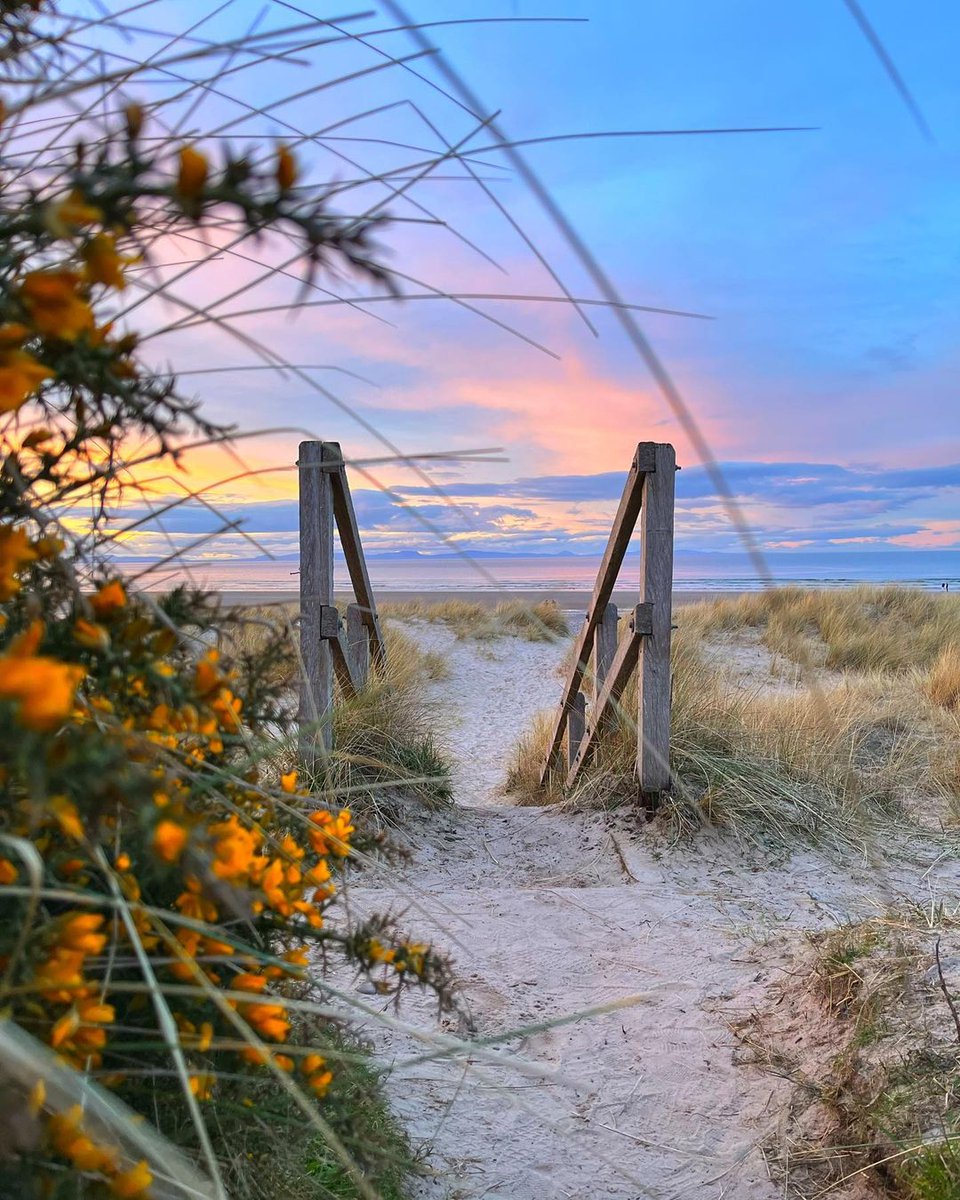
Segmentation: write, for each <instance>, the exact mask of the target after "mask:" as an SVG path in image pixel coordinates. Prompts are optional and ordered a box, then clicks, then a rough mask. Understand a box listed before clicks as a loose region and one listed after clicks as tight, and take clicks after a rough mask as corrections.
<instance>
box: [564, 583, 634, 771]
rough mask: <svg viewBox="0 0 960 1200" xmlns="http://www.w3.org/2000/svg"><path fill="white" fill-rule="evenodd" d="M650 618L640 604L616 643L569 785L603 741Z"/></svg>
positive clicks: (575, 760) (630, 673)
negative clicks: (602, 735)
mask: <svg viewBox="0 0 960 1200" xmlns="http://www.w3.org/2000/svg"><path fill="white" fill-rule="evenodd" d="M651 618H652V612H651V606H650V605H649V604H638V605H637V606H636V608H635V609H634V610H633V616H632V617H631V618H630V621H629V623H628V625H627V632H626V635H625V636H624V637H623V639H622V640H621V641H620V644H619V645H618V646H617V653H616V654H615V655H614V659H613V662H612V663H611V664H610V669H609V670H608V671H607V677H606V679H605V680H604V681H603V688H602V689H601V692H600V695H599V696H598V697H597V700H596V703H595V704H594V707H593V712H592V713H591V714H590V725H589V727H588V729H587V732H586V734H585V735H584V738H583V740H582V741H581V743H580V752H579V753H578V754H577V756H576V758H575V759H574V760H573V761H572V762H571V763H570V765H569V768H568V770H567V787H569V786H570V785H571V784H572V783H573V782H574V780H575V779H576V777H577V775H578V773H579V772H580V771H581V770H582V769H583V767H584V766H586V764H587V762H588V761H589V760H590V757H591V755H592V754H593V751H594V750H595V749H596V746H597V743H598V742H599V740H600V736H601V734H602V733H603V731H604V729H605V727H606V725H607V724H608V720H609V717H610V715H611V713H612V710H613V708H614V705H616V704H617V703H618V702H619V700H620V697H621V696H622V695H623V690H624V688H625V687H626V686H627V683H628V682H629V680H630V676H631V675H632V674H633V672H634V670H635V668H636V665H637V660H638V658H639V657H640V646H641V643H642V642H643V639H644V638H645V637H648V636H649V629H650V627H651Z"/></svg>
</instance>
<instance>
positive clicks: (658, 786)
mask: <svg viewBox="0 0 960 1200" xmlns="http://www.w3.org/2000/svg"><path fill="white" fill-rule="evenodd" d="M654 456H655V464H654V469H653V471H651V472H650V473H649V474H648V475H646V476H645V477H644V481H643V501H642V504H641V506H640V556H641V558H640V564H641V566H640V603H641V604H644V603H647V602H652V603H651V626H650V632H649V634H648V635H647V636H646V637H645V638H644V640H643V649H642V651H641V654H640V678H639V680H638V686H637V699H638V712H637V774H638V777H639V780H640V792H641V794H642V795H643V797H644V799H645V801H646V802H647V803H648V804H650V803H655V801H656V798H657V797H658V796H659V794H660V793H661V792H666V791H669V789H670V631H671V627H672V623H673V506H674V491H675V487H676V478H675V476H676V467H677V459H676V454H675V453H674V449H673V447H672V446H670V445H667V444H664V443H658V444H657V445H656V447H655V450H654Z"/></svg>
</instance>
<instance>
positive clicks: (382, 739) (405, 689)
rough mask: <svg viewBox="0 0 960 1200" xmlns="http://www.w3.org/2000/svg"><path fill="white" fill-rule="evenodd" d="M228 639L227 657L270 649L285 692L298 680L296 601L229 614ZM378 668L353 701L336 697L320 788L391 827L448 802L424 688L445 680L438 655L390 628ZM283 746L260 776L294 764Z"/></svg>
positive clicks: (444, 766) (446, 773)
mask: <svg viewBox="0 0 960 1200" xmlns="http://www.w3.org/2000/svg"><path fill="white" fill-rule="evenodd" d="M236 615H237V620H236V623H235V624H234V626H233V627H232V628H231V630H230V633H229V636H228V640H229V650H230V653H231V654H235V655H239V656H240V657H241V658H242V657H243V656H244V655H246V654H253V653H256V654H258V655H261V656H262V654H263V651H264V650H265V649H266V648H267V647H275V650H276V653H275V655H274V657H273V660H272V661H273V666H272V670H273V671H274V672H275V675H276V678H277V680H278V681H280V682H283V683H285V684H288V685H289V687H290V689H291V703H293V702H294V701H293V695H294V692H295V690H296V687H297V679H298V677H299V662H298V651H297V637H298V631H297V616H298V606H297V605H296V604H284V605H270V606H266V607H254V608H248V609H244V610H242V611H239V610H238V612H237V614H236ZM383 636H384V642H385V645H386V668H385V669H384V670H376V669H375V670H372V671H371V674H370V680H369V683H368V685H367V687H366V688H364V690H363V691H362V692H361V693H360V695H359V696H355V697H352V698H349V699H348V698H346V697H345V696H342V695H339V694H338V695H337V696H336V703H335V707H334V716H333V741H334V753H333V754H332V756H331V759H330V763H329V772H328V777H327V778H326V780H325V781H324V782H323V786H324V787H327V788H334V789H339V790H341V791H342V790H344V789H349V793H348V796H349V801H348V802H349V804H350V805H351V807H352V808H353V809H355V810H357V811H362V812H363V815H364V817H365V818H366V820H367V822H368V824H369V822H370V821H371V820H373V821H375V822H379V823H381V824H395V823H396V822H397V821H398V820H399V819H400V817H401V816H402V814H403V812H404V811H405V810H406V809H407V808H408V807H409V805H410V804H411V803H418V804H427V805H429V806H437V805H443V804H446V803H448V802H449V801H450V799H451V792H450V765H449V762H448V761H447V758H446V754H445V752H444V750H443V748H442V747H441V746H440V745H438V743H437V742H436V740H435V738H434V736H433V733H432V729H433V727H434V725H435V723H436V721H435V714H434V713H433V712H432V710H431V707H430V704H429V702H428V700H427V699H426V689H425V688H424V684H425V683H426V682H428V681H432V680H437V679H445V678H446V676H447V672H448V669H449V668H448V666H447V662H446V660H445V659H444V657H443V656H442V655H440V654H437V653H435V652H433V651H426V652H425V651H422V650H421V649H420V648H419V647H418V646H417V644H416V643H415V642H414V641H413V640H412V639H411V638H409V637H407V636H406V635H405V634H404V633H403V631H402V630H401V629H398V628H396V626H394V625H392V624H391V623H389V622H388V623H385V624H384V628H383ZM295 757H296V756H295V755H294V753H293V750H292V748H290V747H287V748H286V749H284V750H283V751H282V752H281V753H280V754H277V755H275V756H274V757H273V759H272V760H271V761H270V762H269V763H268V764H267V765H266V766H265V767H264V770H266V771H267V772H269V771H274V772H276V773H279V772H281V771H285V770H289V769H290V768H291V767H293V766H294V765H295Z"/></svg>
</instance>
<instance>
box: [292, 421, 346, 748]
mask: <svg viewBox="0 0 960 1200" xmlns="http://www.w3.org/2000/svg"><path fill="white" fill-rule="evenodd" d="M339 457H340V456H339V451H338V450H336V451H335V450H334V449H333V447H332V446H330V445H329V444H328V443H326V442H301V443H300V455H299V458H298V460H297V466H298V467H299V479H300V658H301V676H300V711H299V722H300V757H301V760H302V762H303V766H304V767H305V768H306V769H307V770H308V771H310V770H314V769H315V768H316V766H317V763H318V761H319V760H321V759H322V758H323V757H324V756H325V755H326V754H327V753H329V751H330V749H331V747H332V744H333V727H332V722H331V713H332V707H333V657H332V654H331V651H330V641H329V638H330V631H329V629H328V628H327V626H328V625H329V621H330V615H331V614H330V609H331V608H332V607H333V483H332V475H331V473H330V470H329V468H327V469H324V468H325V466H326V464H328V463H331V462H336V461H337V460H338V459H339Z"/></svg>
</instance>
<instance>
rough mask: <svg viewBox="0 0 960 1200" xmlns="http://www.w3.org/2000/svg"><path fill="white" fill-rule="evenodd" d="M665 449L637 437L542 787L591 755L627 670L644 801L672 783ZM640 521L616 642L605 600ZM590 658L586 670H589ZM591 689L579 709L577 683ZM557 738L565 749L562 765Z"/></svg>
mask: <svg viewBox="0 0 960 1200" xmlns="http://www.w3.org/2000/svg"><path fill="white" fill-rule="evenodd" d="M676 470H677V465H676V455H675V453H674V449H673V446H670V445H667V444H664V443H659V442H641V443H640V444H639V445H638V446H637V452H636V454H635V455H634V456H633V462H632V463H631V464H630V473H629V475H628V476H627V482H626V485H625V487H624V489H623V495H622V496H621V498H620V507H619V508H618V509H617V515H616V517H615V519H614V522H613V528H612V530H611V532H610V539H609V541H608V542H607V548H606V550H605V551H604V555H603V560H602V562H601V564H600V570H599V572H598V574H597V582H596V585H595V586H594V589H593V596H592V598H591V600H590V608H589V610H588V611H587V616H586V620H585V622H584V625H583V628H582V630H581V631H580V636H579V637H578V639H577V642H576V646H575V650H574V653H575V658H574V662H573V666H572V667H571V669H570V673H569V675H568V677H567V681H566V685H565V687H564V691H563V696H562V699H561V702H560V710H559V712H558V714H557V719H556V724H555V726H554V730H553V737H552V738H551V740H550V745H549V748H548V750H547V755H546V758H545V760H544V764H543V769H542V771H541V776H540V783H541V786H545V785H546V783H547V782H548V780H549V779H550V777H551V775H552V774H553V773H554V772H556V771H558V770H559V769H561V766H562V769H563V771H564V777H565V782H566V785H567V786H569V785H571V784H572V783H573V782H574V780H575V779H576V777H577V775H578V774H579V772H580V771H581V770H582V769H583V767H584V766H585V765H586V763H587V762H588V761H589V759H590V757H591V755H592V754H593V753H594V751H595V750H596V747H597V743H598V741H599V739H600V738H601V737H602V735H603V731H604V729H605V728H607V727H608V725H609V722H610V718H611V716H612V714H613V712H614V711H615V710H616V708H617V707H618V706H619V704H620V700H621V697H622V696H623V691H624V688H625V687H626V686H627V682H628V681H629V679H630V676H631V675H632V674H633V672H634V670H635V669H636V667H637V663H638V662H639V664H640V675H639V682H638V687H637V692H638V704H637V778H638V780H639V784H640V791H641V793H642V794H643V796H644V799H645V801H646V802H647V803H648V804H653V803H655V802H656V800H657V797H658V796H659V795H660V794H661V793H662V792H665V791H668V790H669V787H670V632H671V627H672V593H673V509H674V490H675V489H674V483H675V481H674V475H675V472H676ZM638 517H639V520H640V547H641V550H640V553H641V559H640V595H639V603H638V604H637V605H636V606H635V607H634V608H633V610H632V612H631V613H630V615H629V618H628V620H627V628H626V631H625V633H624V635H623V636H622V637H620V638H619V640H618V620H619V613H618V612H617V607H616V605H614V604H611V603H610V597H611V595H612V594H613V588H614V585H615V583H616V581H617V575H618V573H619V571H620V567H621V564H622V563H623V556H624V554H625V553H626V550H627V546H628V545H629V542H630V538H631V536H632V534H633V531H634V528H635V527H636V524H637V519H638ZM591 660H592V666H591ZM585 682H586V683H587V685H588V686H590V690H591V703H590V706H589V710H588V708H587V697H586V695H585V692H584V684H585ZM564 735H566V744H567V754H566V760H565V762H564V761H562V757H561V751H562V748H563V742H564Z"/></svg>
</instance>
